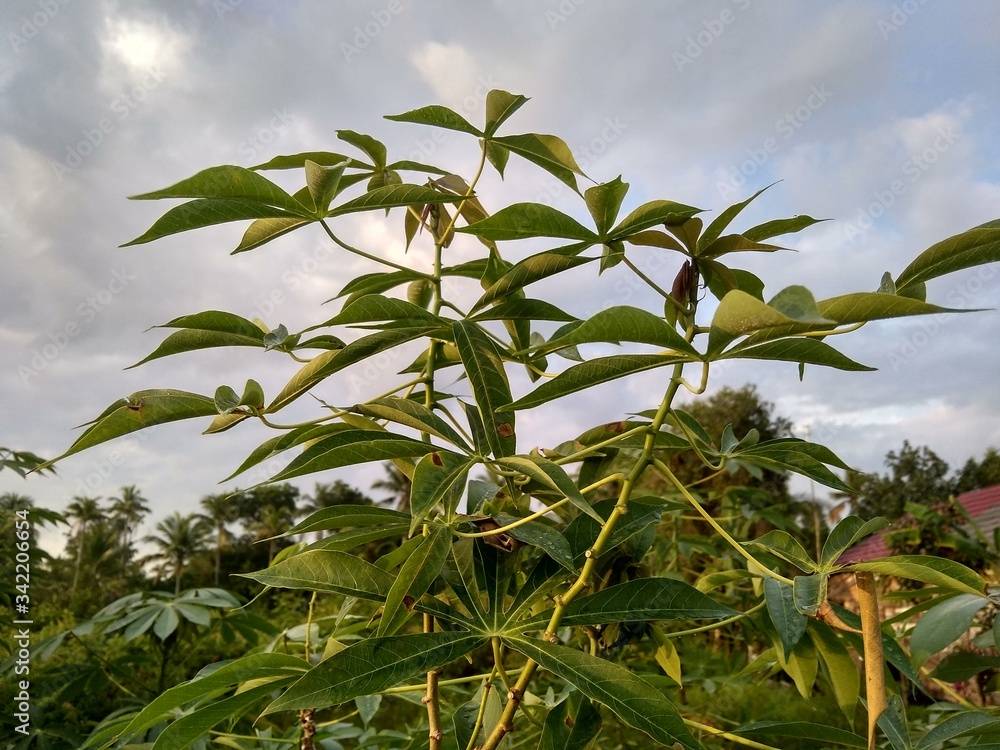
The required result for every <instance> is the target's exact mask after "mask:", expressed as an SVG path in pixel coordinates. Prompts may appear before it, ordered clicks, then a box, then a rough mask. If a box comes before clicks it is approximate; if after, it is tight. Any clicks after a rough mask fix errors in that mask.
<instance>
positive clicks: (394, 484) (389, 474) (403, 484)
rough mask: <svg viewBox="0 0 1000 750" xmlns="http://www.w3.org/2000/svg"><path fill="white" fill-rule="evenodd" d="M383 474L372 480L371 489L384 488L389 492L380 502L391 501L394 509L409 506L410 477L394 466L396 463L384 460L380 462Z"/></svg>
mask: <svg viewBox="0 0 1000 750" xmlns="http://www.w3.org/2000/svg"><path fill="white" fill-rule="evenodd" d="M382 469H383V470H384V471H385V476H384V477H383V478H382V479H376V480H375V481H374V482H372V489H373V490H385V491H386V492H388V493H389V497H387V498H386V499H385V500H383V501H382V502H385V503H391V504H392V505H393V506H395V508H396V510H401V511H406V510H409V508H410V488H411V485H412V483H411V482H410V478H409V477H408V476H406V474H404V473H403V472H402V470H401V469H400V468H399V467H398V466H396V464H394V463H392V462H390V461H386V462H385V463H383V464H382Z"/></svg>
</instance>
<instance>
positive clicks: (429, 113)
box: [385, 95, 488, 136]
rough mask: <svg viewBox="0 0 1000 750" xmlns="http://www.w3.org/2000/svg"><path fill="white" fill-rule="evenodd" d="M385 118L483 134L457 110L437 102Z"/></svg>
mask: <svg viewBox="0 0 1000 750" xmlns="http://www.w3.org/2000/svg"><path fill="white" fill-rule="evenodd" d="M487 96H488V95H487ZM385 119H386V120H392V121H394V122H412V123H415V124H417V125H433V126H434V127H438V128H445V129H446V130H457V131H459V132H460V133H468V134H469V135H475V136H481V135H483V133H482V131H481V130H479V128H477V127H475V126H473V125H472V123H470V122H469V121H468V120H466V119H465V118H464V117H462V116H461V115H460V114H458V112H455V111H454V110H451V109H448V107H442V106H440V105H437V104H432V105H431V106H429V107H420V108H418V109H411V110H410V111H409V112H403V113H402V114H399V115H386V116H385Z"/></svg>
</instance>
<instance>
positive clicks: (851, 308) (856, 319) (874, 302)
mask: <svg viewBox="0 0 1000 750" xmlns="http://www.w3.org/2000/svg"><path fill="white" fill-rule="evenodd" d="M816 306H817V307H818V308H819V310H820V313H821V314H822V315H823V317H824V318H829V319H830V320H835V321H837V323H838V324H839V325H850V324H852V323H862V322H866V321H869V320H886V319H888V318H903V317H907V316H910V315H939V314H941V313H958V312H971V311H970V310H957V309H954V308H950V307H939V306H938V305H932V304H929V303H927V302H923V301H921V300H917V299H912V298H911V297H900V296H898V295H895V294H884V293H881V292H855V293H853V294H844V295H841V296H839V297H830V298H829V299H824V300H820V301H818V302H817V303H816Z"/></svg>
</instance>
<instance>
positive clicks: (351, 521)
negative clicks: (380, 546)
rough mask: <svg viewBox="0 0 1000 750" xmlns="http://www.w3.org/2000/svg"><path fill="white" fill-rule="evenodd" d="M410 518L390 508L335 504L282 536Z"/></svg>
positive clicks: (311, 516) (317, 512)
mask: <svg viewBox="0 0 1000 750" xmlns="http://www.w3.org/2000/svg"><path fill="white" fill-rule="evenodd" d="M408 520H409V516H407V515H406V513H401V512H400V511H398V510H390V509H389V508H378V507H375V506H369V505H334V506H331V507H329V508H321V509H319V510H318V511H316V512H315V513H312V514H310V515H309V516H308V517H307V518H305V519H303V520H302V521H299V522H298V523H297V524H295V525H294V526H293V527H292V528H290V529H289V530H288V531H286V532H285V533H283V534H280V535H279V536H281V537H287V536H295V535H296V534H308V533H309V532H312V531H330V530H332V529H344V528H349V527H352V526H380V525H382V524H386V523H401V522H405V521H408Z"/></svg>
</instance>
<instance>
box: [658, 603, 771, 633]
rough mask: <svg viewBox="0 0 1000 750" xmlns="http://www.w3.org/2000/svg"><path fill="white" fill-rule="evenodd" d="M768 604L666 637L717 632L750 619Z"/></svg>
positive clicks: (757, 605) (758, 605)
mask: <svg viewBox="0 0 1000 750" xmlns="http://www.w3.org/2000/svg"><path fill="white" fill-rule="evenodd" d="M766 604H767V602H761V603H760V604H756V605H754V606H753V607H751V608H750V609H748V610H747V611H746V612H740V613H739V614H738V615H733V616H732V617H727V618H726V619H725V620H719V621H718V622H713V623H711V624H709V625H702V626H701V627H699V628H690V629H688V630H678V631H677V632H676V633H664V635H665V636H667V638H681V637H682V636H686V635H694V634H695V633H706V632H708V631H709V630H715V629H716V628H722V627H725V626H726V625H730V624H732V623H734V622H738V621H740V620H742V619H743V618H744V617H749V616H750V615H752V614H753V613H754V612H757V611H759V610H761V609H763V608H764V606H765V605H766Z"/></svg>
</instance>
